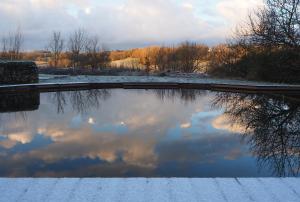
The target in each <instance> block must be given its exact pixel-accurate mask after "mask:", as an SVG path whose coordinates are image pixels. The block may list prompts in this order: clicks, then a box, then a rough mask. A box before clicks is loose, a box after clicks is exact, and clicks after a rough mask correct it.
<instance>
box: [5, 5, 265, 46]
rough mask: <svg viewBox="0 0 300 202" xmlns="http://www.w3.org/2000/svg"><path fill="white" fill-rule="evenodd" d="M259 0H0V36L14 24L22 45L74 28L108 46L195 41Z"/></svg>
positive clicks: (221, 35) (238, 18)
mask: <svg viewBox="0 0 300 202" xmlns="http://www.w3.org/2000/svg"><path fill="white" fill-rule="evenodd" d="M262 1H263V0H0V37H1V38H2V37H3V36H5V35H7V34H8V33H9V32H13V31H14V30H16V29H17V28H18V27H20V29H21V30H22V32H23V34H24V44H23V49H24V50H40V49H44V48H45V47H46V46H47V43H48V41H49V38H50V37H51V33H52V32H53V31H61V32H62V34H63V35H64V37H65V39H66V40H67V38H68V36H69V35H70V34H71V33H72V32H74V30H76V29H78V28H83V29H85V30H86V31H87V32H88V34H89V35H91V36H95V35H97V36H98V37H99V38H100V40H101V42H102V44H103V45H104V46H106V48H108V49H128V48H134V47H143V46H148V45H169V44H176V43H179V42H181V41H187V40H189V41H196V42H199V43H205V44H208V45H215V44H217V43H222V42H225V41H226V39H227V38H229V37H230V36H231V35H232V33H233V31H234V29H235V27H236V26H237V25H239V24H241V23H244V22H245V20H246V17H247V15H248V13H249V12H251V11H253V10H255V9H256V8H257V7H259V6H261V5H262Z"/></svg>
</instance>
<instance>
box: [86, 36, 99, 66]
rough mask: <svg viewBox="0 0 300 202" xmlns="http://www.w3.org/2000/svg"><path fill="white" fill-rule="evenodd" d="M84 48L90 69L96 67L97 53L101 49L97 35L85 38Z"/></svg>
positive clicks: (97, 62) (97, 63)
mask: <svg viewBox="0 0 300 202" xmlns="http://www.w3.org/2000/svg"><path fill="white" fill-rule="evenodd" d="M85 50H86V53H87V58H88V63H89V65H90V66H91V67H92V69H97V68H98V65H99V62H100V61H99V60H100V58H99V53H100V51H101V47H100V43H99V38H98V36H94V37H91V38H88V39H87V42H86V46H85Z"/></svg>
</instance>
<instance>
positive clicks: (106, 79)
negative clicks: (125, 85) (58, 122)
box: [40, 74, 295, 86]
mask: <svg viewBox="0 0 300 202" xmlns="http://www.w3.org/2000/svg"><path fill="white" fill-rule="evenodd" d="M71 82H103V83H118V82H120V83H122V82H171V83H172V82H178V83H207V84H211V83H213V84H240V85H253V86H257V85H265V86H295V85H288V84H279V83H268V82H255V81H245V80H229V79H214V78H208V77H197V76H181V77H176V76H168V77H158V76H84V75H80V76H68V75H66V76H62V75H59V76H56V75H46V74H41V75H40V83H71Z"/></svg>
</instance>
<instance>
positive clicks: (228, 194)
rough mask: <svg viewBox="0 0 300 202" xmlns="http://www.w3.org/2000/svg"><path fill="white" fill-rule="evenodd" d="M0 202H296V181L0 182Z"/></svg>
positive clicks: (299, 187) (299, 185)
mask: <svg viewBox="0 0 300 202" xmlns="http://www.w3.org/2000/svg"><path fill="white" fill-rule="evenodd" d="M0 193H1V194H0V202H15V201H19V202H27V201H30V202H41V201H47V202H58V201H63V202H68V201H72V202H77V201H78V202H85V201H99V202H100V201H101V202H105V201H109V202H110V201H126V202H127V201H128V202H135V201H153V202H165V201H166V202H169V201H170V202H176V201H182V202H185V201H186V202H196V201H213V202H223V201H230V202H247V201H262V202H274V201H282V202H286V201H289V202H294V201H295V202H296V201H300V179H299V178H237V179H234V178H227V179H219V178H217V179H196V178H194V179H190V178H189V179H188V178H156V179H153V178H152V179H146V178H127V179H121V178H111V179H108V178H89V179H79V178H70V179H65V178H64V179H54V178H53V179H45V178H44V179H38V178H37V179H30V178H27V179H21V178H19V179H11V178H10V179H7V178H3V179H0Z"/></svg>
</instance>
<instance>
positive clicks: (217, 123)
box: [212, 114, 247, 134]
mask: <svg viewBox="0 0 300 202" xmlns="http://www.w3.org/2000/svg"><path fill="white" fill-rule="evenodd" d="M212 126H213V127H214V128H216V129H219V130H225V131H228V132H231V133H239V134H244V133H245V132H246V131H247V130H246V127H245V126H242V125H240V124H237V123H233V122H232V120H230V118H229V117H228V116H226V115H224V114H222V115H220V116H218V117H216V118H215V119H214V120H213V121H212Z"/></svg>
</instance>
